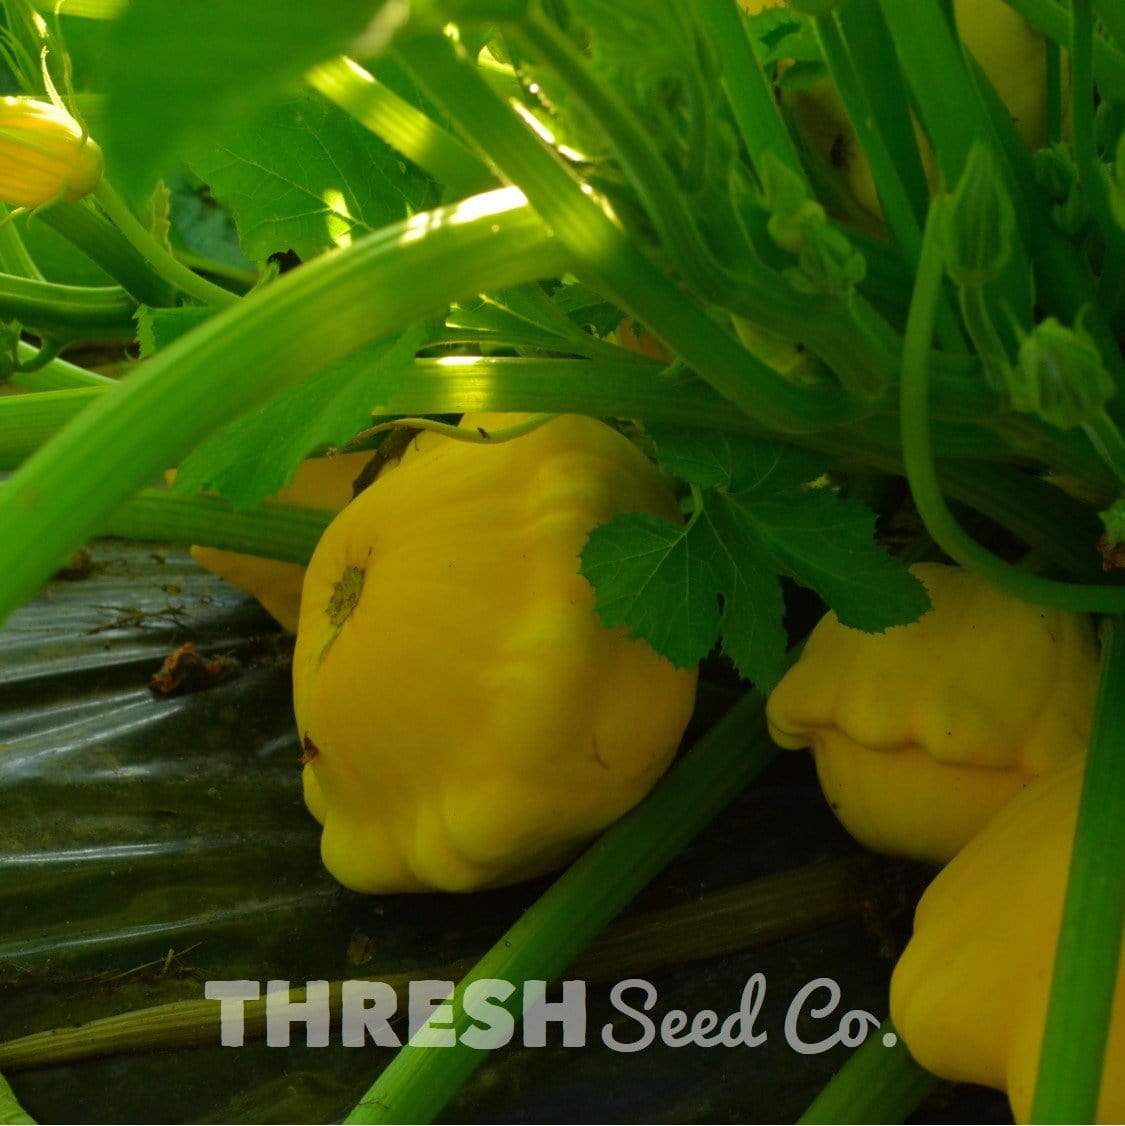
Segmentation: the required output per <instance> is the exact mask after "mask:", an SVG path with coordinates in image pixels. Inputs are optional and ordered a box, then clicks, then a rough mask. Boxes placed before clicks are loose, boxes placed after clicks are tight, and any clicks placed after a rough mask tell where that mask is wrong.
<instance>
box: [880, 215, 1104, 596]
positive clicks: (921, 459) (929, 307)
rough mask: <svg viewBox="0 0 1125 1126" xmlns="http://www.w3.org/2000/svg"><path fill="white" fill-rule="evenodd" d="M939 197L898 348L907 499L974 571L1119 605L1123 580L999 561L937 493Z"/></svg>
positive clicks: (1015, 584)
mask: <svg viewBox="0 0 1125 1126" xmlns="http://www.w3.org/2000/svg"><path fill="white" fill-rule="evenodd" d="M946 205H947V204H946V197H943V196H939V197H938V198H937V199H935V200H934V202H933V204H932V206H931V208H930V216H929V219H928V220H927V223H926V231H925V235H924V238H923V243H922V259H921V262H920V263H919V266H918V276H917V280H916V282H915V286H914V296H913V299H912V301H911V303H910V317H909V320H908V322H907V328H906V346H905V350H904V352H903V365H902V386H901V398H900V421H901V426H902V454H903V461H904V462H905V466H906V476H907V479H908V480H909V482H910V490H911V492H912V493H913V494H914V503H915V504H916V505H917V506H918V512H919V514H920V515H921V517H922V519H923V520H924V521H925V524H926V527H927V529H928V530H929V532H930V535H932V536H933V537H934V542H935V543H937V545H938V546H939V547H940V548H941V549H942V550H943V551H944V552H945V553H946V554H947V555H949V556H950V558H952V559H954V560H956V561H957V562H958V563H960V564H961V565H962V566H964V567H967V568H969V569H970V570H974V571H979V572H980V573H981V574H983V575H984V576H985V577H986V578H989V579H991V580H992V581H993V582H995V583H997V584H998V585H999V586H1002V587H1004V588H1006V589H1007V590H1009V591H1011V593H1012V594H1015V595H1016V596H1017V597H1019V598H1023V599H1025V600H1027V601H1028V602H1038V603H1040V604H1041V605H1044V606H1053V607H1057V608H1058V609H1060V610H1071V611H1074V612H1077V613H1114V614H1121V613H1125V586H1118V587H1114V586H1107V585H1099V586H1093V585H1091V586H1085V585H1082V584H1078V583H1063V582H1053V581H1051V580H1050V579H1043V578H1040V577H1038V576H1037V575H1032V574H1030V573H1029V572H1027V571H1023V570H1021V569H1020V568H1018V567H1013V566H1011V565H1010V564H1008V563H1005V562H1004V561H1003V560H1002V559H1000V558H999V557H998V556H996V555H993V554H992V552H991V551H989V550H988V549H987V548H985V547H983V546H981V545H980V544H979V543H977V542H975V541H974V540H972V539H971V538H970V537H969V536H968V535H967V534H966V533H965V532H964V530H963V529H962V528H961V527H960V525H959V524H958V523H957V521H956V519H955V518H954V516H953V513H952V512H950V510H949V505H948V504H947V503H946V501H945V497H944V496H943V495H942V490H941V484H940V482H939V480H938V475H937V470H936V468H935V466H934V454H933V445H932V441H931V437H930V418H929V410H930V407H929V390H930V384H929V360H930V343H931V341H932V339H933V333H934V315H935V309H936V307H937V301H938V297H939V295H940V293H941V284H942V279H943V277H944V267H943V261H942V250H941V244H940V240H939V236H938V231H939V228H940V225H941V214H942V209H943V208H944V207H945V206H946Z"/></svg>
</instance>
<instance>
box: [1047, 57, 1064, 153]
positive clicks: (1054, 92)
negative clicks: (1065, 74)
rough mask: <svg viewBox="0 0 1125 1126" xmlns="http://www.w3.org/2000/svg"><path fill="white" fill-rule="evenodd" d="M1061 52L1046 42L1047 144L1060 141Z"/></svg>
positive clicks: (1061, 110)
mask: <svg viewBox="0 0 1125 1126" xmlns="http://www.w3.org/2000/svg"><path fill="white" fill-rule="evenodd" d="M1062 126H1063V99H1062V50H1061V49H1060V48H1059V45H1058V44H1057V43H1056V42H1055V41H1054V40H1053V39H1048V40H1047V143H1048V144H1049V145H1055V144H1058V143H1059V141H1061V140H1062Z"/></svg>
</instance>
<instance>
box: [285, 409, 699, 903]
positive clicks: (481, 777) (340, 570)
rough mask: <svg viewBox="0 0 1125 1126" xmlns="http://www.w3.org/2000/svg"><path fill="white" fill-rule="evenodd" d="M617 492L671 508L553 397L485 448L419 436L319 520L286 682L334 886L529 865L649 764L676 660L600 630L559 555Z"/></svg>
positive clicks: (558, 846)
mask: <svg viewBox="0 0 1125 1126" xmlns="http://www.w3.org/2000/svg"><path fill="white" fill-rule="evenodd" d="M519 420H520V416H512V415H499V416H489V415H476V416H466V418H465V419H464V420H463V422H462V425H463V426H464V427H483V428H485V429H486V430H492V429H494V428H497V427H503V426H510V425H513V424H514V423H515V422H517V421H519ZM626 511H641V512H649V513H653V514H655V515H660V516H663V517H666V518H668V519H671V520H678V519H679V514H678V509H677V505H676V501H675V498H674V496H673V494H672V492H671V491H670V489H669V486H668V484H667V482H666V481H665V480H664V479H663V478H662V477H661V476H660V474H659V473H658V472H657V471H656V470H655V469H654V468H653V467H652V465H651V464H650V463H649V462H648V461H647V460H646V459H645V457H644V456H643V455H642V454H641V453H640V452H639V451H638V450H637V449H636V448H635V447H634V446H633V445H632V444H631V443H630V442H629V441H628V440H627V439H625V438H624V437H622V436H621V435H619V434H617V433H616V432H615V431H613V430H612V429H611V428H610V427H608V426H606V425H604V424H603V423H601V422H597V421H595V420H592V419H588V418H583V417H578V416H574V415H566V416H562V417H560V418H558V419H555V420H554V421H552V422H550V423H548V424H547V425H545V426H543V427H541V428H540V429H538V430H535V431H533V432H531V433H529V434H527V435H525V436H523V437H521V438H518V439H515V440H513V441H510V442H506V443H502V444H496V445H492V446H487V445H471V444H468V443H464V442H458V441H455V440H452V439H449V438H446V437H442V436H438V435H434V434H423V435H420V436H419V437H418V438H416V439H415V441H414V443H412V445H411V447H410V449H409V450H408V451H407V453H406V455H405V456H404V457H403V458H402V460H401V462H400V463H399V464H398V465H397V466H396V467H393V468H391V469H390V470H388V471H387V472H385V473H384V474H383V475H382V476H380V478H379V479H378V481H376V482H375V484H374V485H372V486H371V487H370V488H369V489H367V490H366V491H365V492H364V493H362V494H361V495H360V496H359V497H358V498H357V499H356V501H355V502H353V503H352V504H351V505H349V506H348V508H346V509H345V510H344V511H343V512H342V513H341V514H340V515H339V516H338V517H337V518H336V519H335V521H333V523H332V525H331V526H330V527H329V529H328V531H327V532H326V533H325V535H324V537H323V539H322V540H321V542H320V545H319V546H318V548H317V551H316V554H315V555H314V556H313V559H312V561H311V563H310V564H309V569H308V574H307V576H306V578H305V586H304V593H303V597H302V604H301V621H300V628H299V630H298V632H297V647H296V652H295V655H294V661H293V692H294V701H295V710H296V718H297V727H298V732H299V735H300V737H301V740H302V742H303V744H304V745H305V747H306V753H307V754H308V755H310V756H311V760H310V761H309V762H308V764H307V765H306V767H305V773H304V787H305V801H306V803H307V805H308V807H309V809H310V811H311V812H312V813H313V815H314V816H315V817H316V818H317V819H318V820H319V821H320V822H321V823H322V824H323V826H324V832H323V836H322V839H321V856H322V858H323V860H324V863H325V866H326V867H327V868H328V870H329V871H330V872H331V873H332V874H333V875H334V876H335V877H336V878H337V879H338V880H339V881H340V882H341V883H342V884H345V885H346V886H347V887H350V888H354V889H355V890H357V891H362V892H400V891H423V890H429V889H440V890H443V891H468V890H471V889H474V888H479V887H485V886H494V885H500V884H507V883H514V882H516V881H518V880H521V879H525V878H527V877H530V876H533V875H537V874H539V873H542V872H545V871H549V870H550V869H552V868H554V867H556V866H558V865H560V864H562V863H563V862H564V861H566V860H567V859H568V858H569V857H570V856H572V855H573V854H574V852H575V851H576V850H577V849H578V848H579V847H580V846H581V844H583V843H584V842H586V841H587V840H589V839H590V838H591V837H592V836H593V835H594V834H595V833H597V832H598V831H599V830H600V829H602V828H603V827H604V826H606V825H608V824H609V823H610V822H612V821H614V820H615V819H616V818H618V817H620V816H621V815H622V814H623V813H624V812H625V811H626V810H628V809H629V808H630V807H631V806H633V805H634V804H635V803H636V802H637V801H639V800H640V798H641V797H643V796H644V794H645V793H646V792H647V791H648V790H649V789H650V788H651V786H652V785H653V784H654V783H655V782H656V780H657V778H659V776H660V775H661V774H662V773H663V771H664V770H665V768H666V767H667V766H668V763H669V762H670V760H671V758H672V756H673V755H674V753H675V751H676V748H677V746H678V744H679V741H680V737H681V735H682V734H683V730H684V727H685V726H686V724H687V722H688V719H689V717H690V715H691V712H692V708H693V705H694V699H695V686H696V671H695V670H694V669H693V670H682V669H681V670H677V669H674V668H673V667H672V666H671V664H669V663H668V662H667V661H666V660H664V658H662V657H659V656H658V655H657V654H656V653H655V652H654V651H653V650H652V649H651V648H650V647H649V646H648V645H647V644H645V643H643V642H640V641H636V640H632V639H630V638H628V637H627V636H626V635H625V633H624V632H623V631H621V630H609V629H607V628H605V626H603V625H602V623H601V621H600V619H599V618H598V616H597V614H596V612H595V610H594V597H593V591H592V589H591V588H590V586H589V584H588V583H587V582H586V580H585V579H584V578H583V577H582V576H581V575H580V574H579V553H580V551H581V549H582V547H583V545H584V543H585V540H586V537H587V535H588V533H589V532H590V531H591V529H592V528H593V527H594V526H595V525H597V524H599V523H601V522H603V521H605V520H607V519H608V518H610V517H611V516H613V515H614V514H616V513H619V512H626ZM338 584H343V585H342V586H341V585H338ZM349 591H350V593H351V598H350V599H349V598H348V597H347V595H348V592H349ZM357 594H358V597H357ZM334 599H335V607H336V612H335V613H333V610H332V608H333V603H334ZM352 603H354V605H352ZM341 606H343V607H344V608H345V612H346V616H344V615H342V614H341V613H339V609H340V607H341ZM349 610H350V612H348V611H349ZM333 617H335V619H336V621H337V622H339V623H340V624H338V625H336V624H334V622H333Z"/></svg>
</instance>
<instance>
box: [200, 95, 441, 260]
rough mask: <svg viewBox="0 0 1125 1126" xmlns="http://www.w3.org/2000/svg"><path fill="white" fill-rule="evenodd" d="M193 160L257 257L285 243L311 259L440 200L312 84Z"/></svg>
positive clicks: (410, 168) (244, 244)
mask: <svg viewBox="0 0 1125 1126" xmlns="http://www.w3.org/2000/svg"><path fill="white" fill-rule="evenodd" d="M191 166H192V170H193V171H194V172H195V173H196V175H198V176H199V177H200V178H201V179H202V180H205V181H206V182H207V184H208V185H209V186H210V188H211V191H212V192H213V193H214V195H215V198H216V199H218V200H219V201H220V202H221V203H222V204H223V205H224V206H225V207H226V208H227V209H228V210H229V211H230V213H231V214H232V215H233V216H234V221H235V224H236V225H237V227H238V234H239V241H240V244H241V246H242V252H243V253H244V254H245V255H246V257H247V258H250V259H253V260H256V261H262V260H263V259H265V258H267V257H269V255H271V254H274V253H276V252H279V251H285V250H293V251H294V252H296V253H297V254H298V255H299V256H300V257H301V258H303V259H306V260H307V259H309V258H313V257H315V256H316V255H318V254H320V253H322V252H323V251H325V250H331V249H332V248H333V247H334V246H335V245H337V243H338V242H340V241H342V240H344V239H349V238H351V237H358V236H360V235H364V234H368V233H370V232H371V231H374V230H377V229H378V228H380V227H384V226H386V225H387V224H388V223H393V222H395V221H397V220H399V219H404V218H406V217H407V215H409V214H411V212H413V211H417V210H420V209H423V208H425V207H428V206H431V205H432V204H434V203H436V202H437V188H436V186H435V185H434V184H433V182H432V181H431V180H430V179H429V178H428V177H427V176H426V175H425V174H424V173H422V172H420V171H419V170H418V169H417V168H415V167H414V165H412V164H409V163H407V162H406V161H405V160H403V158H402V157H401V156H399V155H398V153H397V152H395V151H394V150H393V149H392V148H390V147H389V146H388V145H386V144H385V143H384V142H383V141H381V140H379V138H378V137H376V136H375V135H374V134H373V133H371V132H369V131H368V130H367V129H365V128H364V127H363V126H362V125H361V124H360V123H359V122H358V121H356V120H355V119H354V118H352V117H351V116H349V115H348V114H346V113H345V112H344V111H343V110H341V109H338V108H337V107H336V106H334V105H333V104H332V103H331V102H329V101H328V100H327V99H326V98H323V97H321V95H319V94H316V93H313V92H311V91H309V92H306V93H303V94H300V95H298V96H296V97H293V98H289V99H287V100H286V101H284V102H281V103H279V104H278V105H275V106H273V107H272V108H271V109H269V110H268V111H267V112H266V113H265V114H264V115H261V116H259V117H257V118H255V119H254V121H253V122H251V123H248V124H246V125H244V126H242V127H241V128H238V129H235V130H233V131H232V132H231V133H229V134H228V135H227V136H226V138H225V139H224V142H223V144H222V145H221V146H220V147H218V148H214V149H211V150H209V151H206V152H199V153H197V154H196V155H195V157H194V158H193V159H192V161H191Z"/></svg>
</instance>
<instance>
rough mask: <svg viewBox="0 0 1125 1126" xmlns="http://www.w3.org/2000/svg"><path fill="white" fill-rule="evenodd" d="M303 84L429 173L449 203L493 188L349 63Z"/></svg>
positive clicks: (465, 158)
mask: <svg viewBox="0 0 1125 1126" xmlns="http://www.w3.org/2000/svg"><path fill="white" fill-rule="evenodd" d="M305 81H306V82H307V83H308V84H309V85H310V86H312V87H313V89H315V90H318V91H319V92H320V93H321V94H323V95H324V96H325V97H326V98H327V99H328V100H329V101H331V102H334V103H335V104H336V105H337V106H339V107H340V109H342V110H344V111H345V112H346V113H349V114H351V116H352V117H354V118H355V119H356V121H358V122H359V123H360V124H361V125H363V126H365V127H366V128H368V129H370V130H371V132H372V133H374V134H375V135H376V136H377V137H380V138H382V139H383V140H384V141H386V142H387V144H388V145H390V146H391V147H392V148H395V149H397V150H398V151H399V152H400V153H402V155H403V156H405V157H406V158H407V159H408V160H411V161H413V162H414V163H415V164H416V165H418V167H419V168H421V169H422V170H423V171H425V172H428V173H429V174H430V175H431V176H432V177H433V178H434V179H435V180H437V182H438V183H439V184H441V185H442V186H443V187H444V188H445V189H446V192H447V193H448V195H449V198H452V199H458V198H461V197H462V196H467V195H476V194H477V193H478V192H483V191H487V190H488V189H489V188H490V187H492V186H494V185H495V183H496V177H495V176H494V175H493V174H492V172H491V171H490V170H489V168H488V166H487V165H486V164H485V163H484V162H483V161H481V160H478V159H477V157H476V154H475V153H473V152H472V150H471V149H468V148H466V147H465V145H463V144H462V143H461V142H460V141H459V140H458V139H457V138H456V137H454V136H452V135H451V134H449V133H447V132H446V131H445V130H444V129H442V128H440V127H439V126H438V125H436V124H435V123H434V122H433V121H431V120H430V119H429V118H428V117H427V116H426V115H425V114H424V113H422V111H421V110H418V109H415V108H414V106H412V105H411V104H410V103H409V102H407V101H405V100H404V99H403V98H400V97H399V96H398V95H397V94H396V93H395V92H394V91H393V90H390V89H388V87H386V86H384V85H383V84H382V83H381V82H380V81H379V80H378V79H377V78H376V77H375V76H374V75H373V74H371V73H370V72H368V71H367V70H365V69H364V68H363V67H361V66H360V65H359V63H357V62H355V61H354V60H353V59H349V58H346V57H341V58H338V59H333V60H332V61H331V62H327V63H321V64H320V66H316V67H313V69H312V70H310V71H309V72H308V73H307V74H306V75H305Z"/></svg>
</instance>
